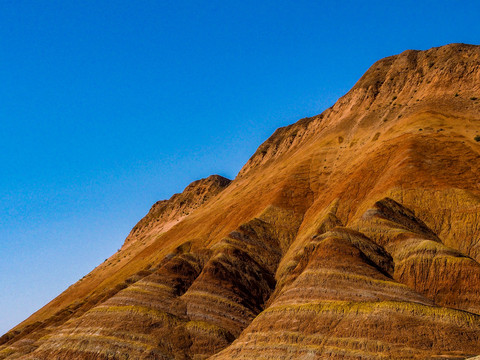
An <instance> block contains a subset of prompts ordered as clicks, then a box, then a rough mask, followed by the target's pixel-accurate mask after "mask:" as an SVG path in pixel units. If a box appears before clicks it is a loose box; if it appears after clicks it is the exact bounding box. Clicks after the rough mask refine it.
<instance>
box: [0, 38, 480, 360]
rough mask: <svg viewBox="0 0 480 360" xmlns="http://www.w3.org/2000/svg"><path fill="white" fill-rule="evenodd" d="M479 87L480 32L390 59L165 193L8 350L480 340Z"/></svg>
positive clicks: (436, 351) (319, 353)
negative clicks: (308, 112)
mask: <svg viewBox="0 0 480 360" xmlns="http://www.w3.org/2000/svg"><path fill="white" fill-rule="evenodd" d="M479 97H480V47H479V46H474V45H465V44H450V45H446V46H443V47H438V48H432V49H430V50H426V51H413V50H407V51H405V52H403V53H401V54H399V55H395V56H392V57H388V58H385V59H382V60H379V61H378V62H376V63H375V64H374V65H372V67H371V68H370V69H369V70H368V71H367V72H366V73H365V74H364V75H363V76H362V77H361V78H360V79H359V81H358V82H357V83H356V84H355V85H354V87H353V88H352V89H351V90H350V91H349V92H348V93H347V94H346V95H344V96H343V97H341V98H340V99H339V100H338V101H337V102H336V104H335V105H333V106H332V107H331V108H329V109H327V110H326V111H324V112H323V113H322V114H320V115H317V116H314V117H311V118H305V119H301V120H299V121H298V122H297V123H295V124H292V125H289V126H287V127H284V128H280V129H278V130H277V131H275V133H274V134H273V135H272V136H271V137H270V138H269V139H267V140H266V141H265V142H264V143H263V144H262V145H261V146H260V147H259V148H258V150H257V151H256V152H255V154H254V155H253V156H252V157H251V158H250V159H249V160H248V161H247V163H246V164H245V165H244V167H243V168H242V169H241V170H240V172H239V174H238V175H237V177H236V178H235V179H234V180H233V181H231V182H230V181H229V180H227V179H224V178H221V177H215V176H214V177H209V178H207V179H203V180H201V181H199V182H196V183H192V184H191V185H189V186H187V188H186V189H185V191H184V192H183V193H182V194H180V195H175V196H172V198H171V199H170V200H168V201H167V202H165V201H163V202H159V203H157V204H156V205H154V206H153V207H152V209H151V211H150V212H149V214H147V216H146V217H145V218H144V219H142V220H141V221H140V222H139V224H138V225H137V227H136V228H134V229H133V230H132V232H131V233H130V235H129V237H128V238H127V240H126V242H125V244H124V246H123V247H122V249H121V250H120V251H119V252H118V253H117V254H114V255H113V256H112V257H111V258H109V259H108V260H107V261H106V263H104V264H102V265H100V266H99V267H97V268H96V269H95V270H94V271H93V272H92V273H91V274H89V275H88V276H86V278H85V279H83V280H81V281H80V282H78V283H77V284H75V285H73V286H72V287H71V288H69V289H68V290H67V291H66V292H64V293H63V294H61V295H60V296H59V297H57V298H56V299H55V300H53V301H52V302H51V303H50V304H48V305H47V306H46V307H44V308H43V309H41V310H40V311H39V312H37V313H36V314H34V315H33V316H32V317H31V318H29V319H27V320H26V322H24V323H22V324H20V325H19V326H17V327H16V328H14V329H13V330H12V331H10V332H9V333H7V334H6V335H4V336H3V337H2V338H0V359H15V358H21V359H34V358H35V359H47V358H48V359H67V358H68V359H97V358H98V359H103V358H105V359H106V358H122V356H126V355H128V356H130V357H133V358H139V359H164V358H175V359H204V358H207V357H210V356H211V357H212V359H213V358H214V359H237V358H238V359H247V358H258V357H263V358H265V359H270V358H271V359H293V358H302V357H303V358H305V359H310V358H311V359H314V358H372V359H373V358H379V357H380V358H399V359H405V358H412V359H413V358H435V357H441V358H449V359H460V358H462V359H463V358H465V357H467V356H474V355H478V354H480V347H479V345H478V344H479V343H480V341H479V340H480V287H479V285H477V284H478V283H480V282H479V281H478V280H479V279H480V264H479V263H478V261H479V260H480V240H479V239H480V225H479V224H480V221H478V219H480V185H479V183H478V180H477V179H478V178H480V144H478V143H477V141H475V140H474V137H475V136H476V135H478V134H479V133H480V126H479V124H480V116H479V115H478V114H479V112H478V110H479V108H480V101H479V99H478V98H479ZM197 190H198V191H197ZM169 201H170V202H169ZM182 202H183V203H182ZM185 212H188V215H185ZM159 299H161V300H162V301H161V302H160V301H159ZM428 329H429V331H427V330H428ZM432 329H434V330H432ZM92 334H97V335H92Z"/></svg>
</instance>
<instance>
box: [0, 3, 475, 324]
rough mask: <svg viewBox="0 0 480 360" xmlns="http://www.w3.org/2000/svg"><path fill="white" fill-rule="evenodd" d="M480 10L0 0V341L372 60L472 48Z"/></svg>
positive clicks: (323, 102)
mask: <svg viewBox="0 0 480 360" xmlns="http://www.w3.org/2000/svg"><path fill="white" fill-rule="evenodd" d="M479 19H480V3H479V2H478V1H458V0H457V1H438V0H437V1H301V0H295V1H280V0H275V1H259V0H256V1H250V0H243V1H226V0H222V1H217V0H210V1H181V0H176V1H169V0H163V1H146V0H145V1H118V0H115V1H113V0H112V1H99V0H96V1H89V0H85V1H73V0H58V1H57V0H49V1H37V0H36V1H23V0H0V162H1V167H0V334H1V333H4V332H6V331H7V330H8V329H9V328H11V327H13V326H14V325H16V324H17V323H18V322H20V321H22V320H23V319H25V318H26V317H27V316H28V315H30V314H31V313H32V312H34V311H35V310H37V309H38V308H40V307H41V306H43V305H44V304H45V303H47V302H48V301H50V300H51V299H53V298H54V297H55V296H56V295H58V294H59V293H60V292H61V291H63V290H64V289H65V288H67V287H68V286H69V285H71V284H72V283H74V282H75V281H77V280H78V279H80V278H81V277H82V276H83V275H85V274H86V273H88V272H89V271H90V270H92V269H93V268H94V267H95V266H96V265H98V264H99V263H101V262H102V261H103V260H104V259H105V258H107V257H108V256H110V255H111V254H113V253H114V252H115V251H116V250H117V249H118V248H119V247H120V246H121V245H122V243H123V240H124V238H125V237H126V235H127V234H128V232H129V231H130V229H131V228H132V227H133V226H134V225H135V223H136V222H137V221H138V220H140V219H141V218H142V217H143V216H144V215H145V214H146V213H147V211H148V210H149V208H150V206H151V205H152V204H153V203H154V202H155V201H157V200H159V199H165V198H169V197H170V196H171V195H172V194H173V193H175V192H180V191H182V190H183V188H184V187H185V186H186V185H188V184H189V183H190V182H191V181H193V180H196V179H199V178H202V177H206V176H208V175H210V174H214V173H217V174H220V175H224V176H227V177H229V178H233V177H235V175H236V174H237V172H238V171H239V170H240V168H241V166H242V165H243V164H244V163H245V162H246V161H247V159H248V158H249V157H250V155H251V154H253V152H254V151H255V149H256V148H257V147H258V146H259V145H260V144H261V142H263V141H264V140H265V139H266V138H267V137H268V136H269V135H270V134H271V133H272V132H273V131H274V130H275V129H276V128H277V127H279V126H284V125H287V124H290V123H292V122H294V121H296V120H298V119H300V118H302V117H306V116H312V115H315V114H318V113H320V112H322V111H323V110H324V109H326V108H327V107H329V106H331V105H332V104H333V103H334V102H335V101H336V99H337V98H338V97H340V96H341V95H343V94H344V93H345V92H347V91H348V90H349V89H350V88H351V87H352V86H353V85H354V83H355V82H356V81H357V80H358V78H359V77H360V76H361V75H362V74H363V73H364V72H365V71H366V70H367V69H368V67H369V66H370V65H371V64H372V63H373V62H374V61H376V60H378V59H380V58H382V57H385V56H388V55H393V54H397V53H400V52H402V51H403V50H406V49H428V48H430V47H433V46H440V45H444V44H447V43H452V42H465V43H473V44H479V43H480V25H479V24H480V21H479Z"/></svg>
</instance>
